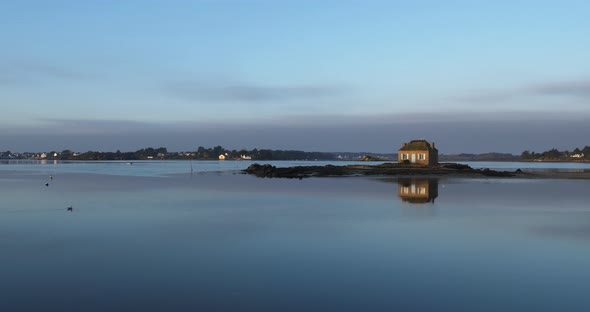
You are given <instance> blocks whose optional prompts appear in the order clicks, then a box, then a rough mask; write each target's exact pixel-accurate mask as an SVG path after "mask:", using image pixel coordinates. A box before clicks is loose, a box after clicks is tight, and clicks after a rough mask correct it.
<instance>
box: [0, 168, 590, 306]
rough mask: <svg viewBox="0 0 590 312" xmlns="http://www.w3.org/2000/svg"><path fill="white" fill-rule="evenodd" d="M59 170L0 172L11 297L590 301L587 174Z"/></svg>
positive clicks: (3, 257) (6, 296) (2, 284)
mask: <svg viewBox="0 0 590 312" xmlns="http://www.w3.org/2000/svg"><path fill="white" fill-rule="evenodd" d="M97 166H99V165H97ZM105 166H110V164H106V165H105ZM113 166H114V165H113ZM60 168H61V167H60V165H58V166H57V168H56V171H54V172H51V171H45V170H44V169H43V168H42V169H43V170H42V171H35V170H28V169H26V170H20V169H14V170H7V169H6V168H5V169H2V170H1V171H0V198H1V199H2V204H1V205H0V248H1V250H2V253H0V276H1V277H2V278H1V279H0V292H1V293H2V294H3V295H2V300H1V301H0V310H1V311H51V310H53V311H130V310H138V311H332V310H333V311H394V310H399V311H426V310H437V311H447V310H448V311H556V310H559V311H588V309H589V308H590V302H589V300H587V295H586V290H587V287H586V284H587V281H588V280H589V279H590V270H588V269H587V265H588V263H590V248H588V245H589V242H590V208H589V207H588V205H587V203H588V202H589V201H590V193H588V189H589V187H590V183H589V181H585V180H575V181H574V180H518V179H507V180H504V179H439V180H421V179H400V180H397V179H392V178H365V177H359V178H315V179H304V180H301V181H300V180H284V179H260V178H255V177H251V176H246V175H240V174H233V170H230V171H224V172H221V173H218V172H202V173H201V172H200V173H197V174H193V175H189V174H186V173H182V174H175V175H161V174H146V175H140V176H138V175H134V174H123V173H120V174H96V173H94V174H93V173H85V172H84V171H82V172H73V171H68V170H64V171H60ZM96 168H100V166H99V167H96ZM134 168H135V167H134ZM104 170H105V171H109V170H111V169H109V168H106V169H104ZM125 170H128V169H125ZM161 171H166V170H161ZM168 171H169V170H168ZM47 173H52V174H53V177H54V178H53V180H49V178H48V175H47ZM46 181H49V182H50V186H49V187H46V186H44V183H46ZM435 193H436V196H434V195H435ZM68 206H72V207H73V208H74V211H73V212H67V211H66V207H68Z"/></svg>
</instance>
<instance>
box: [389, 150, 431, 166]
mask: <svg viewBox="0 0 590 312" xmlns="http://www.w3.org/2000/svg"><path fill="white" fill-rule="evenodd" d="M404 155H406V156H405V157H407V160H409V161H410V162H412V155H415V157H416V161H415V162H414V164H418V165H425V166H431V165H434V164H437V163H438V155H437V153H435V152H430V151H428V150H423V151H398V153H397V160H398V161H399V162H403V161H404V160H405V159H406V158H404ZM419 155H423V156H424V159H420V156H419Z"/></svg>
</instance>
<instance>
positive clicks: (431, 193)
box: [397, 178, 438, 204]
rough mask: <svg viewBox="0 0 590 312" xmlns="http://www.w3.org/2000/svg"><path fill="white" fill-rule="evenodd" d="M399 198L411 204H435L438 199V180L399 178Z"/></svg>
mask: <svg viewBox="0 0 590 312" xmlns="http://www.w3.org/2000/svg"><path fill="white" fill-rule="evenodd" d="M397 196H398V197H399V198H400V199H401V200H402V201H404V202H407V203H411V204H425V203H434V200H435V199H436V198H437V197H438V180H437V179H426V178H399V179H398V180H397Z"/></svg>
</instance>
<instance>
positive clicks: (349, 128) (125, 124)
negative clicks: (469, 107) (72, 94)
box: [0, 112, 590, 153]
mask: <svg viewBox="0 0 590 312" xmlns="http://www.w3.org/2000/svg"><path fill="white" fill-rule="evenodd" d="M417 115H418V114H411V115H410V114H403V115H388V116H384V115H367V116H356V117H355V116H338V115H315V116H285V117H282V118H278V119H276V120H272V119H268V120H250V121H241V122H240V121H228V120H218V121H214V120H210V121H208V122H198V121H192V122H188V121H178V122H167V123H156V122H138V121H124V120H83V119H82V120H67V119H50V120H47V119H46V120H43V122H42V123H40V124H38V125H37V126H28V127H20V128H14V127H13V128H4V129H0V142H2V146H0V150H2V149H4V150H7V149H9V150H14V151H42V150H62V149H74V150H80V151H84V150H117V149H120V150H122V151H127V150H136V149H139V148H143V147H146V146H165V147H168V148H169V149H170V150H194V149H196V147H198V146H199V145H202V146H215V145H222V146H224V147H226V148H236V149H239V148H243V147H246V148H273V149H300V150H307V151H351V152H355V151H356V152H364V151H370V152H392V151H395V150H396V149H397V148H398V145H399V144H400V143H401V142H405V141H407V140H409V139H414V138H420V137H424V138H427V139H429V140H432V141H435V142H436V143H437V146H438V147H439V148H440V151H441V152H442V153H460V152H467V153H480V152H491V151H496V152H512V153H520V152H522V151H523V150H525V149H528V150H534V151H543V150H547V149H550V148H553V147H555V148H558V149H572V148H573V147H583V145H584V144H587V143H586V140H587V137H588V134H589V132H588V130H587V120H588V119H590V118H589V117H590V113H579V112H578V113H577V114H576V113H550V112H547V113H525V112H521V113H516V114H515V113H514V112H503V113H485V114H482V113H462V114H452V113H440V114H434V113H432V114H430V115H424V116H417ZM0 128H1V126H0Z"/></svg>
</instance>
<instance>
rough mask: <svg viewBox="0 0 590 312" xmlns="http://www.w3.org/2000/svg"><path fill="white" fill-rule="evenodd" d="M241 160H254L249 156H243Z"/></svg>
mask: <svg viewBox="0 0 590 312" xmlns="http://www.w3.org/2000/svg"><path fill="white" fill-rule="evenodd" d="M240 158H242V159H243V160H252V156H248V155H241V156H240Z"/></svg>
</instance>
